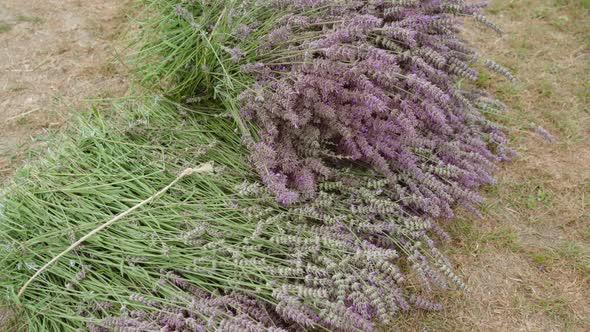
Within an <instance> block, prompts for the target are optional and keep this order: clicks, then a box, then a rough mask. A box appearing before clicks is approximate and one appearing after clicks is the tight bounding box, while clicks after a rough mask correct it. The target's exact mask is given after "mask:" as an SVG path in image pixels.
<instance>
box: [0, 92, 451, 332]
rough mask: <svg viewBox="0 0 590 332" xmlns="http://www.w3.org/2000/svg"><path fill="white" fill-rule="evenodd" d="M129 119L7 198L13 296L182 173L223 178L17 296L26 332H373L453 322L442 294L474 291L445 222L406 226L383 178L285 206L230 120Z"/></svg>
mask: <svg viewBox="0 0 590 332" xmlns="http://www.w3.org/2000/svg"><path fill="white" fill-rule="evenodd" d="M181 110H182V108H181ZM122 113H123V114H126V115H127V117H128V118H129V120H127V121H126V123H125V122H124V123H118V124H116V125H105V124H104V123H103V122H101V121H102V120H100V119H97V120H91V121H90V122H89V123H87V124H83V125H81V126H79V131H80V132H79V135H80V136H81V137H80V138H78V139H76V140H74V141H64V142H62V143H63V144H62V146H61V148H58V150H57V151H56V152H55V153H54V154H51V155H50V156H47V157H45V159H44V160H43V162H41V163H39V164H36V165H33V166H31V167H29V168H27V169H25V170H23V172H22V174H21V175H20V176H19V177H17V178H16V179H15V181H16V183H17V184H18V186H15V187H13V188H12V189H11V190H9V191H8V192H7V193H6V196H5V197H4V198H3V199H2V203H3V204H2V210H0V212H1V214H0V216H2V219H1V222H2V228H0V241H1V242H0V243H2V246H1V247H0V254H1V255H2V258H3V259H2V260H1V261H0V265H1V267H2V271H3V272H2V273H1V274H0V287H1V288H2V289H3V290H4V291H5V294H12V293H11V290H14V289H17V288H19V287H20V286H22V284H23V283H24V282H25V281H26V280H27V279H28V278H29V277H30V275H31V273H33V272H34V271H35V270H36V269H37V268H38V267H39V266H41V265H42V264H44V263H46V262H47V261H48V260H49V259H50V258H51V257H52V256H53V255H54V254H55V253H56V252H58V251H61V250H62V249H63V248H64V247H67V246H68V245H69V244H71V243H72V242H74V241H75V240H76V239H77V238H79V237H80V236H81V234H84V233H86V232H87V231H88V230H89V229H93V228H94V227H96V224H98V223H100V222H101V221H102V220H104V219H106V218H109V217H110V216H111V215H112V214H114V213H117V212H119V211H121V210H126V209H127V208H128V206H129V205H133V204H135V202H136V201H138V200H141V199H142V197H145V196H146V195H150V194H151V193H153V192H154V191H156V190H157V189H158V188H159V187H161V186H162V184H163V183H166V182H167V181H168V179H169V178H170V177H174V175H172V174H170V173H174V172H176V171H179V170H180V169H182V168H185V167H187V166H188V165H195V164H199V163H202V162H205V161H213V162H215V165H216V166H215V173H214V174H208V175H195V176H193V177H191V178H187V179H186V180H183V181H182V183H180V184H178V185H177V186H175V187H174V188H171V189H170V191H169V192H168V193H167V194H166V195H163V196H162V197H160V198H158V199H157V200H156V201H154V202H152V203H151V204H150V206H149V207H146V208H144V209H142V210H141V211H138V212H137V213H136V214H134V215H132V216H129V217H128V218H127V219H126V220H122V221H121V222H120V223H117V224H115V225H113V226H112V227H111V228H109V229H107V230H105V231H104V232H103V233H100V234H97V235H96V236H95V237H92V238H90V239H88V240H87V241H86V242H85V243H84V245H83V246H81V247H78V248H77V249H76V250H75V251H73V252H71V253H68V254H67V255H66V256H65V257H63V258H62V259H61V260H60V261H58V262H57V263H56V264H55V266H52V267H51V268H50V269H48V270H47V271H46V272H44V273H43V274H42V275H41V276H40V278H39V279H37V280H35V281H34V282H33V283H32V284H31V285H30V287H29V288H28V289H27V291H26V292H25V293H24V296H23V297H22V298H21V299H18V300H16V299H15V298H13V296H15V295H11V296H7V297H6V298H5V300H6V301H8V303H15V302H16V303H20V304H19V306H18V307H16V308H15V310H19V313H20V312H22V317H26V318H27V320H28V321H27V324H28V326H29V329H31V330H43V328H45V329H50V330H55V331H59V330H73V329H85V328H87V329H89V330H91V331H109V330H125V331H152V330H160V329H164V330H169V331H216V330H222V331H245V330H251V331H298V330H306V329H314V328H323V329H327V330H342V331H372V330H379V329H378V328H377V326H378V325H377V324H387V323H388V322H390V321H391V320H392V319H393V318H395V317H396V315H398V314H399V312H401V311H407V310H409V309H410V308H412V307H415V308H421V309H425V310H440V309H441V306H440V304H438V303H436V301H435V300H434V293H433V292H432V290H433V289H446V288H447V287H450V286H453V285H456V286H458V287H462V283H461V281H460V279H459V278H458V277H457V276H455V275H454V274H453V272H452V267H451V265H450V264H449V262H448V261H447V260H446V259H445V257H444V256H443V255H442V254H441V253H440V252H439V251H438V250H437V249H436V247H435V246H434V241H433V239H431V238H430V236H429V233H432V231H436V229H434V228H433V227H434V224H433V223H432V221H431V220H428V219H419V218H416V217H412V216H408V215H406V214H404V212H403V210H402V209H401V207H400V206H399V205H397V204H396V203H395V202H393V201H392V200H391V198H390V195H391V192H389V191H388V190H387V188H386V187H385V184H386V183H387V181H386V180H374V179H373V178H374V177H375V175H374V174H371V173H370V172H369V173H359V172H358V171H352V170H350V171H348V172H346V173H345V176H343V178H345V179H346V180H345V182H325V183H322V184H321V186H320V188H319V191H318V195H317V197H316V199H315V200H314V201H313V202H309V203H306V204H298V205H293V206H289V207H285V206H282V205H280V204H277V202H276V201H275V199H274V197H273V195H272V193H271V192H270V191H269V190H268V189H267V188H265V187H264V186H262V185H260V184H258V183H257V182H256V181H255V179H256V176H255V173H254V172H253V170H251V169H250V168H249V167H248V166H247V163H246V155H245V153H244V152H245V151H244V150H243V149H242V148H241V147H240V142H239V141H240V135H239V134H238V133H234V131H232V130H230V128H232V123H231V121H229V120H228V119H224V118H223V117H219V116H218V114H216V113H213V114H209V115H203V114H199V115H198V116H195V117H193V116H191V115H189V114H185V115H177V114H175V113H177V109H176V108H175V106H174V105H171V104H168V103H164V102H157V103H150V104H149V105H144V106H141V107H138V108H137V109H135V108H131V109H124V112H122ZM171 128H173V130H171ZM88 170H92V172H88ZM30 175H32V178H33V179H34V180H31V177H30ZM243 179H249V180H248V181H244V180H243ZM438 233H439V234H440V236H442V237H444V233H441V232H438ZM17 301H18V302H17ZM40 304H42V305H40Z"/></svg>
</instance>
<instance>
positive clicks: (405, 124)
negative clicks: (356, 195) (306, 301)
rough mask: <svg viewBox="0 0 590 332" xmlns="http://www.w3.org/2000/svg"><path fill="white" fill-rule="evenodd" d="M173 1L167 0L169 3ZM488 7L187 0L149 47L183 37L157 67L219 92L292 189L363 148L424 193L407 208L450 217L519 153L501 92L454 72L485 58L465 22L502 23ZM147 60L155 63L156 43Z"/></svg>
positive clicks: (282, 190) (398, 183)
mask: <svg viewBox="0 0 590 332" xmlns="http://www.w3.org/2000/svg"><path fill="white" fill-rule="evenodd" d="M148 2H149V1H148ZM173 3H174V1H170V2H166V4H165V5H161V4H160V5H159V6H160V7H159V8H158V9H159V10H168V11H171V8H172V7H173ZM153 6H154V4H152V7H153ZM481 7H482V4H466V3H464V2H463V1H462V0H457V1H438V0H424V1H320V0H318V1H298V2H291V1H266V2H248V1H229V2H227V3H219V4H213V3H206V2H200V1H192V2H176V5H175V7H174V8H176V9H175V11H174V14H173V15H176V16H177V18H178V19H179V20H181V22H180V23H179V22H178V21H176V23H175V24H177V25H178V26H179V27H180V28H179V29H178V31H175V32H178V35H177V36H174V37H172V36H171V38H174V39H173V40H172V42H174V41H178V42H179V44H178V47H171V46H170V40H168V38H166V37H164V38H166V39H155V40H149V41H148V42H147V43H146V46H145V47H146V48H149V49H150V50H152V51H154V50H158V47H159V46H161V47H162V45H166V48H164V49H161V50H160V51H162V52H166V51H168V50H169V51H173V52H170V53H167V54H164V55H165V56H166V59H167V61H168V62H164V63H160V64H159V65H158V71H159V72H160V74H161V75H162V73H166V75H162V76H165V77H172V76H175V77H176V80H175V81H174V84H173V85H172V91H176V92H179V93H180V94H181V95H182V96H183V97H184V99H185V100H188V101H198V100H202V99H206V98H208V97H211V98H213V97H215V96H220V97H222V100H223V102H224V104H225V105H226V106H227V108H228V110H229V111H230V112H231V113H232V114H233V115H234V116H235V118H236V121H237V122H238V124H239V125H240V127H241V128H242V130H244V142H245V144H247V145H248V147H249V149H250V151H251V154H252V161H253V164H254V166H255V167H256V169H257V171H258V173H259V175H260V177H261V179H262V181H263V182H264V184H265V185H266V186H267V187H268V188H270V189H271V191H272V192H273V193H274V194H275V196H276V197H277V199H278V200H279V201H281V202H282V203H284V204H290V203H292V202H295V201H297V199H298V198H299V196H300V195H301V194H303V197H309V196H310V195H311V196H313V194H314V192H315V190H316V188H317V183H318V180H319V181H321V180H327V179H333V178H335V177H337V174H338V169H339V167H340V165H342V164H345V163H346V162H362V164H364V165H368V166H370V167H371V168H372V169H374V170H376V171H378V172H379V173H380V174H381V175H383V176H385V177H386V178H387V179H389V182H390V184H391V189H392V190H397V191H398V197H402V196H404V195H406V194H408V195H410V196H413V197H415V198H416V200H414V203H412V204H408V205H407V206H406V208H407V209H408V210H409V211H415V212H413V213H419V214H427V215H429V216H432V217H438V216H445V217H451V216H452V214H453V212H452V206H454V205H455V204H460V205H462V206H464V207H466V208H468V209H471V210H473V211H475V210H476V209H474V208H473V205H474V204H477V203H478V202H479V201H480V197H479V196H478V195H477V193H476V192H475V189H476V188H477V187H478V186H479V185H481V184H483V183H490V182H492V181H493V180H492V176H491V173H492V172H493V170H494V168H495V166H494V163H495V162H496V161H499V160H505V159H508V155H509V154H510V149H508V148H507V147H506V138H505V136H504V134H503V133H502V131H501V128H500V127H499V126H498V125H496V124H494V123H491V122H489V121H488V120H486V119H485V117H484V116H483V114H482V113H483V112H486V111H489V109H497V108H502V107H503V106H502V104H501V103H498V102H495V101H493V100H491V99H489V98H487V96H485V94H484V93H482V92H481V91H470V90H462V89H461V88H459V87H458V85H457V82H459V81H461V80H467V81H469V80H474V79H475V78H476V77H477V76H478V73H477V72H476V71H475V70H474V69H472V66H471V64H472V63H474V62H476V61H478V59H479V57H478V56H477V55H476V53H475V52H474V51H472V50H471V49H470V48H469V47H468V45H467V44H466V42H465V41H464V40H463V39H461V38H460V37H459V36H458V32H459V30H458V28H457V27H458V24H460V21H459V20H458V17H472V18H474V19H475V20H477V21H478V22H481V23H483V24H485V25H487V26H489V27H491V28H493V29H494V30H495V31H497V32H500V30H499V29H498V28H497V27H496V26H495V25H493V24H492V23H491V22H489V21H487V19H485V17H483V16H482V15H481V14H479V9H480V8H481ZM244 8H248V9H247V10H245V9H244ZM252 8H254V9H252ZM269 13H272V14H269ZM164 15H165V14H164ZM211 19H215V22H213V21H211V22H210V23H207V21H208V20H211ZM183 22H184V23H183ZM269 22H270V23H269ZM183 24H188V25H189V26H190V29H182V26H183ZM158 27H159V26H156V28H158ZM205 27H207V28H206V29H205ZM144 30H145V31H149V29H148V28H145V29H144ZM184 30H188V31H191V34H192V35H191V36H192V37H194V39H190V40H189V36H188V35H187V32H184V34H183V31H184ZM202 39H206V44H207V45H204V44H205V42H204V41H203V40H202ZM190 43H192V45H191V44H190ZM186 47H188V48H189V50H188V51H184V52H183V50H184V49H185V48H186ZM193 47H194V49H195V50H198V51H199V53H196V52H194V51H193V49H192V48H193ZM171 48H172V49H171ZM211 53H213V55H212V56H211V57H209V56H208V55H209V54H211ZM141 54H142V55H143V53H141ZM148 54H151V53H149V52H148ZM189 54H190V58H189ZM197 54H198V55H197ZM193 56H195V58H192V57H193ZM139 61H140V62H141V63H147V65H146V67H147V68H153V66H151V65H150V62H149V61H147V56H145V55H143V56H140V57H139ZM180 64H182V66H180ZM485 64H486V65H487V66H488V67H490V68H491V69H493V70H496V71H498V72H501V73H504V74H505V75H507V76H508V77H509V78H511V79H512V76H511V75H510V74H509V73H508V72H507V70H506V69H505V68H503V67H501V66H500V65H497V64H496V63H494V62H492V61H490V60H486V61H485ZM180 67H182V69H179V68H180ZM152 76H153V75H152ZM152 76H150V77H152ZM187 87H190V89H188V90H187ZM211 90H213V94H212V95H211V96H209V95H208V93H207V91H211ZM195 91H199V92H198V93H199V94H198V95H191V94H193V93H195ZM187 94H188V95H187ZM247 124H250V126H248V125H247ZM247 127H249V128H252V129H254V134H253V135H251V130H248V128H247Z"/></svg>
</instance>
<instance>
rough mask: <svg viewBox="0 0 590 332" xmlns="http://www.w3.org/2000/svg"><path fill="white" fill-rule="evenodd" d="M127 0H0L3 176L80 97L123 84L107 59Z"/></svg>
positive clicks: (59, 122)
mask: <svg viewBox="0 0 590 332" xmlns="http://www.w3.org/2000/svg"><path fill="white" fill-rule="evenodd" d="M125 2H126V1H117V0H84V1H82V0H43V1H38V0H2V1H0V178H2V177H3V176H7V175H8V174H10V173H11V172H12V171H13V169H14V168H15V163H14V161H16V160H20V159H22V154H23V153H25V151H27V149H26V147H27V146H30V145H32V144H34V143H35V142H38V141H39V139H38V138H37V137H39V136H38V135H39V134H41V133H42V132H43V131H45V130H50V129H52V128H58V127H60V126H61V125H62V123H64V121H65V120H66V118H67V114H68V110H70V109H76V108H78V107H79V104H80V102H81V101H82V100H83V99H84V98H87V97H89V96H95V97H104V96H111V95H118V94H120V93H121V92H122V91H125V89H126V86H127V84H126V80H125V79H124V77H125V76H124V75H122V74H121V71H119V70H118V67H117V66H116V65H114V61H111V60H112V59H113V58H114V55H115V52H114V50H113V46H112V45H113V41H114V40H116V38H117V36H118V31H119V27H120V26H121V25H122V24H124V23H125V16H124V15H123V14H122V13H123V12H124V11H123V10H122V8H123V6H124V4H125Z"/></svg>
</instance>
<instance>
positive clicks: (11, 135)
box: [0, 0, 590, 331]
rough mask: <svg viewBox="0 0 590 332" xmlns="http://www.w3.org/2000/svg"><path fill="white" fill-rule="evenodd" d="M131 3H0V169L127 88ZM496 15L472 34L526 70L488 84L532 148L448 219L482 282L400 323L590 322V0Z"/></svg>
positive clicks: (453, 326) (565, 327)
mask: <svg viewBox="0 0 590 332" xmlns="http://www.w3.org/2000/svg"><path fill="white" fill-rule="evenodd" d="M125 10H126V9H125V8H124V5H122V4H121V3H120V2H119V1H111V0H108V1H83V2H82V1H77V0H67V1H55V0H51V1H43V2H39V1H32V0H27V1H13V0H5V1H2V2H1V3H0V119H1V120H0V178H1V177H2V176H8V175H10V174H12V173H13V172H14V170H15V169H16V167H18V165H19V164H20V163H21V161H22V160H24V159H25V158H26V154H27V153H26V151H27V149H28V148H29V147H30V146H32V145H38V144H42V143H39V142H42V139H38V138H37V137H39V135H40V134H43V132H45V131H48V130H57V129H59V128H60V127H61V126H62V124H63V123H64V122H66V121H67V118H68V114H71V113H70V112H72V111H75V109H76V108H77V107H79V105H80V104H81V103H82V102H83V101H84V100H85V99H86V98H89V97H93V98H97V97H98V98H102V97H106V96H115V95H120V94H122V93H123V92H124V91H125V88H126V85H127V79H126V75H125V74H124V70H122V69H121V68H120V67H119V66H118V65H115V64H114V63H115V62H116V61H115V60H114V59H115V57H116V52H115V51H114V50H113V43H114V42H115V40H116V39H117V38H118V34H119V33H120V31H121V29H120V26H121V25H122V24H124V22H125V19H124V12H125ZM486 16H488V17H489V18H490V19H491V20H492V21H494V22H496V23H497V24H498V25H499V26H501V27H502V28H503V29H504V30H505V31H506V32H507V33H506V34H505V35H504V36H503V37H496V36H495V35H493V34H492V33H490V32H489V31H484V30H481V29H479V28H477V27H475V26H468V27H467V28H466V29H465V30H466V37H467V38H468V39H469V40H471V41H472V43H473V44H474V45H476V47H477V48H478V49H480V50H481V51H482V53H486V54H488V55H489V57H490V58H493V59H495V60H496V61H497V62H498V63H501V64H503V65H505V66H507V67H508V68H510V69H511V70H512V71H513V73H514V75H515V76H516V77H517V78H518V80H517V81H516V82H514V83H510V82H507V81H506V80H504V79H502V78H500V77H498V76H493V75H492V76H487V75H482V76H480V77H479V79H478V81H477V84H478V85H479V86H480V87H481V88H483V89H487V90H489V91H490V92H491V93H492V94H493V95H494V96H496V97H498V98H499V99H500V100H503V101H504V102H505V103H506V104H507V105H508V106H509V107H510V108H509V110H508V111H507V112H505V113H502V114H498V115H494V117H495V120H497V121H499V122H500V123H502V124H504V125H505V126H506V128H507V131H508V133H509V136H510V138H511V145H512V146H513V147H514V148H516V149H517V151H518V153H519V156H518V157H517V158H515V159H514V161H513V162H511V163H507V164H504V165H503V166H502V170H501V172H500V173H499V174H498V179H499V181H498V183H497V184H496V185H494V186H490V187H487V188H485V189H484V190H485V192H486V197H487V202H486V204H485V206H484V207H483V211H484V218H483V219H477V218H475V217H474V216H472V215H471V214H468V213H464V214H463V216H462V217H461V218H459V219H457V220H453V221H451V222H449V223H448V224H447V225H446V230H448V231H449V233H450V234H451V235H452V237H453V239H454V240H453V243H452V244H451V245H449V246H447V247H446V250H447V253H448V254H449V255H450V257H451V259H452V261H453V263H454V265H455V266H456V268H457V270H458V272H459V274H460V275H462V276H463V277H464V278H465V281H466V282H467V284H468V286H469V287H470V291H469V292H456V293H453V294H450V296H445V297H444V298H445V299H446V300H445V303H444V304H445V309H444V310H443V311H441V312H436V313H423V312H413V313H411V314H409V315H404V316H401V317H400V318H399V320H398V321H397V322H395V324H394V326H396V327H399V328H400V329H401V330H403V331H422V330H423V331H589V330H590V1H588V0H518V1H517V0H492V1H490V6H489V7H488V8H487V9H486ZM539 126H542V127H543V128H546V129H547V130H548V131H549V132H550V133H552V134H553V135H554V136H555V140H554V141H550V140H547V139H546V138H544V137H543V136H542V135H540V134H539V133H538V132H537V131H538V130H536V128H538V127H539Z"/></svg>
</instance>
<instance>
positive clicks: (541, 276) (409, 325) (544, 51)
mask: <svg viewBox="0 0 590 332" xmlns="http://www.w3.org/2000/svg"><path fill="white" fill-rule="evenodd" d="M486 12H487V14H486V15H487V16H488V17H489V18H490V19H492V20H493V21H494V22H496V23H498V24H499V25H500V26H502V27H503V28H504V29H505V30H506V32H507V34H506V35H505V36H504V37H502V38H496V37H495V36H494V35H493V34H492V33H490V32H489V31H483V30H477V29H469V30H470V33H469V34H468V38H469V39H470V40H472V41H473V43H474V44H475V45H477V46H478V47H480V49H482V53H484V54H487V55H489V57H491V58H493V59H495V60H497V62H499V63H502V64H505V65H506V66H507V67H509V68H510V69H511V70H513V72H514V73H515V75H516V76H517V77H518V78H519V82H517V83H515V84H512V83H508V82H506V81H505V80H503V79H502V78H500V77H497V76H493V75H492V76H482V77H480V79H479V82H478V84H479V85H480V86H481V87H482V88H485V89H488V90H490V91H491V92H492V93H493V94H494V95H495V96H497V97H499V98H500V99H502V100H503V101H505V102H506V103H507V104H508V105H509V106H510V108H511V109H510V110H509V111H508V112H506V113H505V114H502V115H500V116H498V117H497V118H498V119H499V120H500V121H501V122H502V123H504V124H505V125H506V126H507V127H508V128H509V132H510V137H511V140H512V145H513V146H514V147H515V148H516V149H517V150H518V152H519V154H520V156H519V157H518V158H516V159H515V160H514V162H512V163H510V164H506V165H504V166H503V169H502V171H501V172H500V174H499V175H498V176H499V183H498V184H497V185H495V186H493V187H490V188H487V197H488V201H487V204H486V206H485V207H484V209H485V218H484V219H483V220H477V219H474V218H473V217H472V216H468V215H465V216H464V217H463V218H461V219H459V220H458V221H454V222H452V223H450V224H449V225H448V227H447V229H448V230H449V231H450V233H451V234H452V236H453V238H454V239H456V240H455V243H454V244H453V245H452V246H451V247H450V248H449V251H450V255H451V257H452V259H453V261H454V262H456V264H457V268H458V270H459V271H460V272H461V274H462V275H463V276H464V277H465V279H466V281H467V283H468V284H469V286H470V287H471V288H472V291H471V292H469V293H466V294H452V295H451V297H450V298H448V300H447V301H446V308H445V310H444V311H443V312H440V313H434V314H424V313H418V314H416V315H415V316H411V317H404V318H403V319H402V320H400V322H399V324H400V326H402V329H403V330H408V331H416V330H421V329H424V330H426V331H434V330H437V331H438V330H442V331H590V1H588V0H518V1H517V0H493V1H491V3H490V7H489V8H488V9H487V10H486ZM538 125H541V126H543V127H545V128H546V129H548V130H549V131H550V132H551V133H553V134H554V135H555V136H556V138H557V140H556V141H555V142H554V143H551V142H548V141H546V140H545V139H543V137H541V136H540V135H538V134H537V133H535V130H534V128H535V127H536V126H538Z"/></svg>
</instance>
